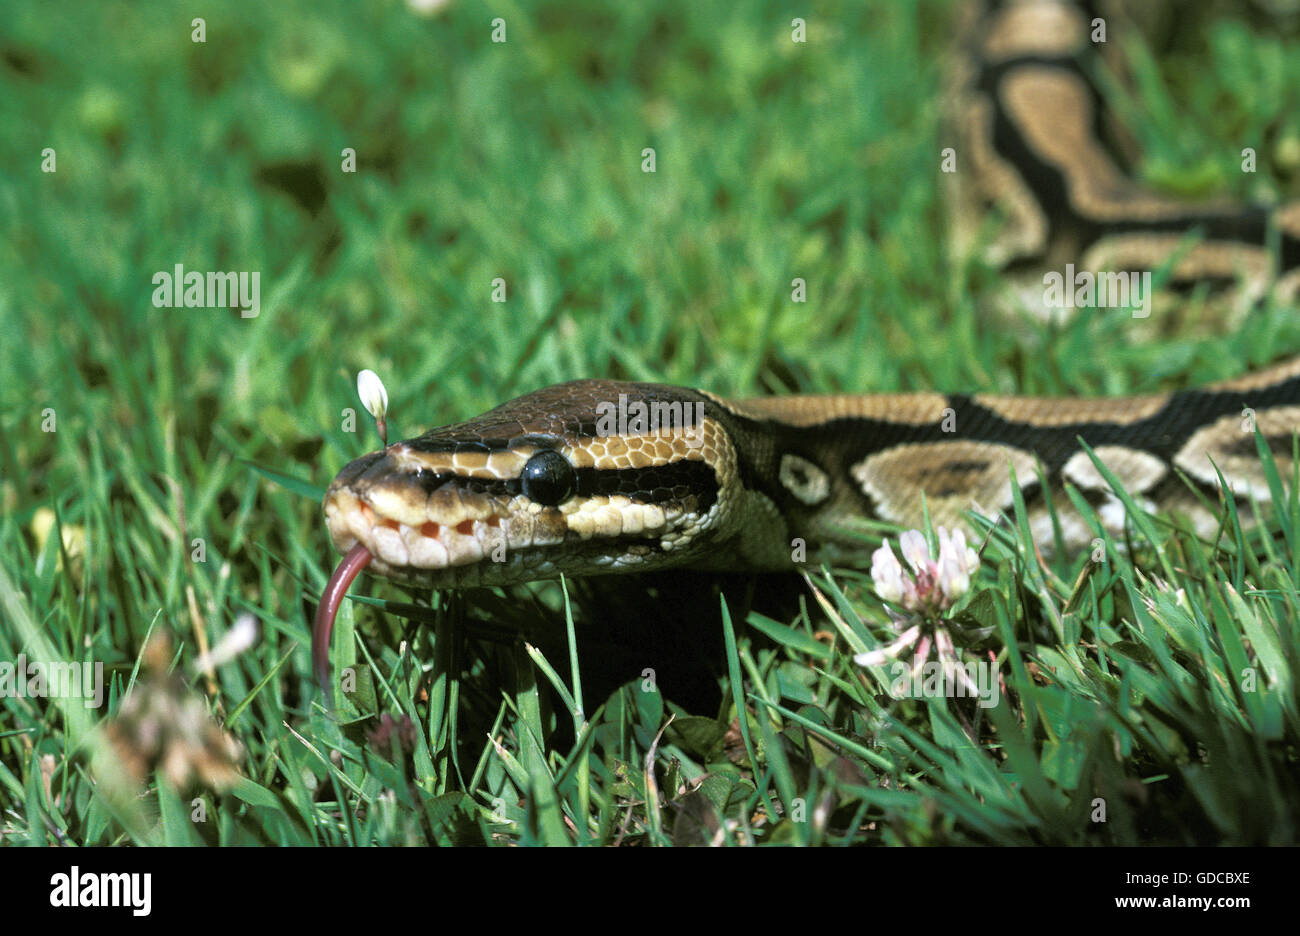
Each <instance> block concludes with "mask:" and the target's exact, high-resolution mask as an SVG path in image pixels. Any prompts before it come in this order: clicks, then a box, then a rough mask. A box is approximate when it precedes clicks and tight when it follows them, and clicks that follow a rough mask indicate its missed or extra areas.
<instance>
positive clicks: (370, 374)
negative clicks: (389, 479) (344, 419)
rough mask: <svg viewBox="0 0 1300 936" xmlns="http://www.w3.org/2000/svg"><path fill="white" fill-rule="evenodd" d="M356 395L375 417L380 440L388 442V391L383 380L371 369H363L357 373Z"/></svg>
mask: <svg viewBox="0 0 1300 936" xmlns="http://www.w3.org/2000/svg"><path fill="white" fill-rule="evenodd" d="M357 396H359V397H361V402H362V403H364V404H365V406H366V410H367V411H368V412H369V413H370V415H371V416H373V417H375V428H376V429H378V430H379V438H380V440H381V441H382V442H383V443H384V444H385V445H387V444H388V420H387V418H386V417H387V415H388V391H387V390H385V389H384V382H383V381H382V380H380V379H379V375H378V374H376V373H375V372H374V371H372V370H363V371H362V372H361V373H359V374H357Z"/></svg>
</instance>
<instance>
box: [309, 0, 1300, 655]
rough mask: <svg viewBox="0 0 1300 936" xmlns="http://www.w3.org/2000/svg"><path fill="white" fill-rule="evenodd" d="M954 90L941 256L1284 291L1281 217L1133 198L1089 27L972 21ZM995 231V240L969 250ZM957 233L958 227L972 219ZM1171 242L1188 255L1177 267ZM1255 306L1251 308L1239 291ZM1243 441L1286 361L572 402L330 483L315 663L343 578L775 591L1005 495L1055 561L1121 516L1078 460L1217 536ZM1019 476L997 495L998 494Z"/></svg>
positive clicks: (1006, 18)
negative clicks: (946, 251)
mask: <svg viewBox="0 0 1300 936" xmlns="http://www.w3.org/2000/svg"><path fill="white" fill-rule="evenodd" d="M974 8H975V9H977V10H978V12H977V14H975V15H974V16H973V17H971V18H970V19H968V20H967V21H965V23H964V25H963V28H962V30H961V35H962V44H961V50H960V53H959V54H958V55H957V56H956V58H955V61H956V64H955V66H954V68H953V71H952V74H953V78H952V86H951V89H950V90H951V92H952V95H951V96H952V100H953V101H955V102H957V107H956V110H955V113H954V115H953V117H952V119H951V121H950V123H951V126H952V127H953V128H954V132H955V133H956V134H957V139H958V140H959V141H960V146H959V147H957V151H958V152H960V153H962V154H964V155H965V156H966V157H967V158H968V165H970V166H971V168H972V170H973V171H970V172H967V173H965V174H958V176H957V178H958V181H960V182H961V185H959V186H958V191H957V192H956V193H955V194H954V197H953V198H952V201H951V203H952V205H953V210H954V216H955V220H954V224H953V230H954V232H955V234H956V238H955V247H956V248H957V249H958V250H962V251H968V252H969V251H974V252H978V253H981V254H982V255H983V257H984V259H985V260H987V261H988V262H992V263H994V264H996V265H998V266H999V267H1000V268H1004V269H1006V270H1008V271H1012V270H1022V271H1023V270H1025V269H1033V270H1035V271H1037V270H1041V269H1044V268H1046V269H1051V268H1053V265H1054V264H1057V263H1058V262H1059V261H1062V260H1063V259H1065V258H1078V259H1079V262H1080V266H1081V267H1083V268H1088V269H1105V268H1110V269H1125V270H1130V269H1141V270H1150V269H1151V268H1152V267H1154V266H1157V265H1159V264H1160V263H1163V262H1165V261H1166V260H1169V259H1170V258H1171V257H1175V256H1176V262H1175V263H1174V266H1173V269H1172V271H1171V274H1170V278H1171V280H1172V281H1174V282H1178V281H1194V280H1198V279H1203V280H1223V279H1237V280H1245V281H1246V282H1247V283H1248V284H1249V283H1251V282H1259V281H1267V282H1268V283H1270V284H1272V285H1274V286H1276V287H1277V288H1279V289H1294V285H1295V283H1297V282H1300V210H1297V209H1298V208H1300V206H1284V207H1281V208H1275V209H1266V208H1262V207H1252V206H1243V205H1235V204H1230V203H1225V202H1214V203H1202V204H1188V203H1186V202H1184V201H1179V200H1173V199H1168V198H1166V197H1164V196H1161V195H1159V194H1156V193H1154V192H1151V191H1147V190H1145V189H1143V188H1142V187H1141V186H1140V185H1139V184H1138V183H1136V182H1135V181H1133V180H1132V179H1131V178H1130V177H1129V176H1127V175H1126V174H1125V173H1124V172H1123V171H1121V169H1120V168H1119V166H1118V163H1117V162H1116V161H1115V159H1114V158H1112V156H1111V155H1109V154H1108V152H1107V150H1106V148H1105V147H1104V146H1103V145H1102V143H1101V141H1100V139H1099V137H1098V135H1097V126H1098V114H1099V107H1100V99H1099V97H1098V96H1097V94H1096V91H1095V90H1094V89H1093V87H1092V86H1091V84H1090V83H1089V82H1088V80H1087V79H1086V70H1085V69H1084V68H1083V65H1082V62H1083V60H1084V58H1085V57H1086V56H1087V55H1088V54H1091V53H1090V43H1089V26H1090V23H1093V22H1095V20H1093V19H1091V18H1090V11H1089V10H1087V9H1085V8H1082V7H1077V6H1075V5H1073V4H1068V3H1064V2H1019V3H1017V2H1007V3H997V4H991V5H988V6H983V5H976V6H975V7H974ZM990 211H993V212H996V213H997V214H998V216H999V217H1001V218H1003V219H1004V221H1005V223H1004V224H1003V225H1002V228H1001V231H1000V233H999V235H998V237H996V238H993V239H991V240H989V239H986V240H984V241H980V240H979V239H978V238H977V237H976V236H975V235H974V233H973V232H974V231H975V228H976V226H977V225H978V223H979V222H980V219H982V218H984V217H987V216H988V214H989V212H990ZM972 218H974V219H975V220H974V221H971V219H972ZM1189 233H1195V234H1196V235H1197V236H1198V239H1196V240H1195V243H1194V245H1193V246H1192V247H1191V248H1190V249H1185V250H1182V251H1181V252H1178V251H1177V250H1176V249H1177V248H1179V245H1180V244H1182V245H1183V246H1184V247H1185V246H1186V244H1185V238H1186V237H1187V235H1188V234H1189ZM1253 295H1254V296H1255V297H1256V298H1258V295H1259V290H1258V289H1254V290H1253ZM1256 427H1258V429H1259V431H1260V433H1261V434H1262V435H1263V436H1264V437H1265V438H1266V440H1267V442H1268V444H1269V445H1270V446H1272V447H1273V448H1274V450H1275V451H1276V452H1277V453H1278V454H1279V456H1281V457H1283V458H1289V455H1290V447H1291V440H1292V434H1293V432H1294V431H1295V430H1296V429H1297V428H1298V427H1300V358H1298V359H1295V360H1290V361H1286V362H1284V363H1281V364H1277V365H1274V366H1273V367H1271V368H1269V369H1267V370H1264V371H1262V372H1259V373H1255V374H1252V375H1249V376H1244V377H1240V378H1237V379H1235V380H1230V381H1226V382H1223V383H1219V384H1215V385H1211V386H1208V387H1204V388H1197V389H1188V390H1182V391H1179V392H1174V393H1167V394H1159V395H1151V396H1140V397H1125V398H1108V399H1072V398H1059V399H1049V398H1029V397H1010V396H996V395H982V394H974V395H966V394H943V393H918V394H903V395H899V394H877V395H862V396H791V397H780V398H766V399H748V400H726V399H722V398H721V397H718V396H715V395H713V394H711V393H708V392H705V391H703V390H694V389H687V388H682V387H675V386H668V385H661V384H650V383H626V382H618V381H610V380H580V381H574V382H570V383H565V384H560V385H557V386H552V387H547V388H545V389H542V390H538V391H536V392H533V393H530V394H527V395H525V396H522V397H519V398H518V399H514V400H511V401H509V402H506V403H504V404H502V405H501V406H498V407H497V408H496V409H493V410H491V411H490V412H488V413H485V414H483V415H482V416H479V417H477V418H475V419H471V420H469V421H467V422H463V423H459V424H456V425H451V426H446V427H443V428H438V429H434V430H431V431H429V432H426V433H425V434H424V435H421V436H419V437H417V438H414V439H410V440H407V441H403V442H397V443H394V444H392V445H388V446H386V447H385V448H384V449H383V450H382V451H379V452H374V453H371V454H368V455H365V456H364V457H362V458H359V459H357V460H356V461H353V462H352V463H351V464H349V465H347V466H346V467H345V468H344V469H343V470H342V471H341V472H340V473H339V474H338V476H337V477H336V478H335V479H334V481H333V483H332V484H331V485H330V487H329V490H328V493H327V495H326V498H325V504H324V507H325V517H326V522H327V524H328V527H329V533H330V538H331V540H332V541H333V543H334V545H335V547H336V548H338V549H339V550H340V551H343V552H345V553H346V558H345V559H344V561H343V562H342V564H341V565H340V566H339V568H338V570H337V571H336V572H335V574H334V576H333V577H332V579H331V581H330V583H329V585H328V586H327V590H326V595H325V597H324V598H323V599H322V602H321V605H320V611H318V617H317V626H316V633H315V640H314V644H313V648H314V655H315V658H316V665H317V670H318V673H319V674H320V675H321V678H322V679H324V678H325V676H326V674H327V667H326V664H325V656H326V652H327V650H328V641H329V630H330V625H331V623H332V619H333V614H334V611H335V610H336V609H337V605H338V602H339V600H340V599H341V597H342V594H343V593H344V592H345V591H346V589H347V587H348V584H349V583H350V581H351V580H352V578H354V577H355V575H356V574H357V572H358V571H359V570H360V569H361V568H362V567H363V566H366V565H368V566H369V569H370V571H371V572H373V573H375V574H378V575H381V576H385V577H388V578H391V579H394V580H398V581H402V582H406V583H411V584H417V585H423V586H429V587H434V588H459V587H467V586H479V585H510V584H513V583H518V582H525V581H532V580H536V579H545V578H554V577H557V576H558V575H560V574H561V573H564V574H566V575H571V576H583V575H596V574H604V573H616V572H627V571H649V570H658V569H665V568H681V567H693V568H699V569H707V570H719V571H724V570H727V571H778V570H789V569H791V568H793V567H794V565H795V564H796V563H798V562H813V563H816V562H820V561H823V560H830V561H837V562H849V563H860V562H861V561H862V560H863V559H864V557H865V556H866V555H868V553H867V552H866V550H867V548H868V547H867V544H868V542H869V541H868V540H867V539H865V538H864V537H862V536H861V521H862V520H863V519H864V518H874V519H878V520H884V521H888V522H892V523H896V524H899V525H900V526H904V527H915V526H919V525H920V524H921V523H922V518H923V503H924V505H925V508H924V509H928V511H929V515H930V517H931V519H932V520H933V522H934V523H935V524H936V525H937V524H946V525H950V526H952V525H957V524H960V523H962V522H963V517H964V515H965V512H966V511H970V510H974V511H977V512H980V513H983V514H985V515H987V516H992V517H996V516H997V515H999V514H1002V513H1004V512H1007V511H1008V510H1009V509H1010V508H1011V506H1012V503H1013V493H1014V492H1013V489H1012V478H1013V477H1014V478H1015V479H1016V482H1017V483H1018V484H1019V485H1020V489H1021V491H1020V492H1021V494H1022V495H1023V497H1024V500H1025V503H1026V506H1027V510H1028V514H1029V520H1030V525H1031V532H1032V534H1033V535H1034V538H1035V540H1036V541H1037V542H1041V543H1045V544H1050V543H1051V542H1053V541H1054V538H1055V534H1056V531H1055V530H1054V529H1053V525H1052V519H1051V514H1050V512H1049V509H1048V504H1049V502H1050V503H1051V505H1052V506H1054V507H1055V508H1056V510H1057V512H1058V514H1059V522H1060V524H1061V527H1060V530H1059V534H1060V537H1061V539H1062V540H1063V541H1064V543H1065V544H1066V546H1067V548H1071V549H1078V548H1081V547H1083V546H1086V545H1087V544H1088V543H1089V541H1091V540H1092V539H1093V538H1094V537H1095V535H1096V532H1097V531H1095V530H1094V529H1092V528H1091V527H1090V526H1089V525H1088V524H1087V523H1085V522H1084V520H1083V518H1082V517H1081V516H1080V515H1079V514H1078V513H1077V512H1075V511H1074V510H1072V508H1071V505H1070V500H1069V498H1068V497H1067V496H1066V495H1065V493H1064V486H1065V485H1066V484H1069V485H1072V486H1073V487H1074V488H1075V489H1077V491H1078V492H1079V493H1080V494H1082V495H1083V496H1084V497H1085V498H1086V499H1087V500H1088V501H1090V502H1091V504H1092V505H1093V506H1094V507H1095V508H1096V511H1097V516H1098V517H1099V519H1100V520H1101V522H1102V523H1103V524H1104V526H1105V527H1106V528H1107V530H1108V531H1109V532H1111V533H1117V532H1120V531H1122V530H1123V527H1124V523H1125V517H1124V508H1123V506H1122V504H1121V503H1120V501H1119V500H1118V499H1117V498H1116V496H1115V495H1114V493H1113V492H1112V491H1111V488H1110V486H1109V484H1108V483H1107V481H1106V479H1105V478H1104V477H1103V475H1102V474H1101V473H1100V472H1099V471H1098V469H1097V467H1096V465H1095V464H1094V462H1093V460H1092V458H1091V457H1090V456H1089V455H1088V453H1087V452H1085V451H1084V449H1083V447H1082V446H1081V445H1080V442H1079V440H1080V439H1083V440H1085V441H1086V442H1087V443H1088V445H1089V446H1090V447H1091V448H1092V450H1093V451H1094V452H1095V455H1096V457H1097V458H1098V459H1100V461H1101V462H1102V463H1104V464H1105V465H1106V466H1107V468H1108V469H1109V470H1110V471H1111V472H1113V474H1114V475H1115V476H1116V477H1117V478H1118V479H1119V480H1120V481H1121V482H1122V484H1123V485H1124V487H1125V488H1126V490H1127V491H1128V492H1129V493H1130V494H1131V495H1132V496H1133V497H1134V498H1136V499H1137V500H1138V501H1140V502H1141V503H1142V504H1143V506H1144V507H1147V508H1149V509H1153V510H1162V511H1169V512H1171V513H1174V514H1181V515H1183V516H1185V517H1186V518H1187V519H1188V520H1189V521H1190V522H1191V523H1192V524H1194V526H1195V528H1196V529H1197V530H1198V532H1201V533H1203V534H1204V535H1212V534H1213V532H1214V530H1215V528H1216V526H1217V524H1218V523H1219V520H1220V517H1219V515H1218V512H1217V511H1216V509H1215V508H1214V505H1215V504H1216V503H1217V499H1218V497H1219V495H1218V486H1219V485H1218V476H1217V475H1216V466H1217V469H1218V471H1221V472H1222V474H1223V477H1224V479H1225V480H1226V481H1227V482H1228V484H1229V486H1230V487H1231V489H1232V491H1233V494H1234V495H1235V496H1236V497H1238V498H1246V497H1250V496H1253V497H1255V498H1257V499H1260V500H1264V501H1266V500H1268V498H1269V489H1268V486H1267V484H1266V483H1265V482H1264V479H1263V476H1262V472H1261V467H1260V463H1259V458H1258V455H1257V452H1256V441H1255V434H1254V430H1255V428H1256ZM1012 470H1014V475H1013V473H1012Z"/></svg>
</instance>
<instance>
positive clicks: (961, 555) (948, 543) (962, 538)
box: [938, 527, 980, 602]
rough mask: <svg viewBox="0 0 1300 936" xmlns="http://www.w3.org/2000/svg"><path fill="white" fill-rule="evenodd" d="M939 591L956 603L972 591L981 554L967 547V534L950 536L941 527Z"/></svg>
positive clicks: (955, 531)
mask: <svg viewBox="0 0 1300 936" xmlns="http://www.w3.org/2000/svg"><path fill="white" fill-rule="evenodd" d="M938 534H939V563H938V566H939V568H938V579H939V589H940V591H942V592H943V594H944V596H945V598H946V599H947V600H948V601H949V602H952V601H956V600H957V599H958V598H960V597H961V596H962V595H964V594H966V592H968V591H970V577H971V575H972V574H974V572H975V571H976V570H978V569H979V566H980V559H979V554H978V553H976V552H975V550H974V549H971V548H970V547H969V546H967V545H966V534H965V533H963V532H962V531H961V530H954V531H953V532H952V534H951V535H950V534H949V533H948V531H947V530H946V529H944V528H943V527H939V529H938Z"/></svg>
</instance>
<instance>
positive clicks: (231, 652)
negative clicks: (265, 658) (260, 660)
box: [194, 612, 257, 672]
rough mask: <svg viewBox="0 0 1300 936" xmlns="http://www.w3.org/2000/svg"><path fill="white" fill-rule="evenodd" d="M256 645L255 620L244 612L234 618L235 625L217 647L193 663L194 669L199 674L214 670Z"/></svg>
mask: <svg viewBox="0 0 1300 936" xmlns="http://www.w3.org/2000/svg"><path fill="white" fill-rule="evenodd" d="M255 643H257V618H255V617H253V615H251V614H249V613H248V612H244V613H243V614H241V615H240V616H239V617H237V618H235V623H234V624H233V625H232V626H231V628H230V630H228V631H226V633H225V635H224V636H223V637H222V638H221V639H220V640H218V641H217V645H216V646H215V647H213V648H212V649H211V650H209V651H208V652H207V653H205V654H203V655H202V656H200V657H199V658H198V659H197V660H195V661H194V669H195V670H197V671H199V672H205V671H207V670H212V669H216V668H217V667H218V666H223V665H225V664H226V663H229V662H230V661H231V660H233V659H234V658H235V657H237V656H239V655H240V654H241V653H243V652H244V651H245V650H247V649H248V648H249V647H251V646H253V644H255Z"/></svg>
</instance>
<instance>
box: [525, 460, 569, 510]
mask: <svg viewBox="0 0 1300 936" xmlns="http://www.w3.org/2000/svg"><path fill="white" fill-rule="evenodd" d="M520 480H521V481H522V482H523V487H524V496H526V497H527V498H528V499H529V500H532V501H535V502H537V503H539V504H544V505H545V506H547V507H554V506H556V505H557V504H559V503H560V501H562V500H564V499H565V498H566V497H568V496H569V495H570V494H572V493H573V488H574V485H575V484H576V482H577V478H576V476H575V475H574V473H573V466H572V465H570V464H569V460H568V459H567V458H565V457H564V456H563V455H561V454H560V453H559V452H557V451H555V450H554V449H542V450H541V451H540V452H538V453H537V454H536V455H534V456H533V457H532V458H530V459H528V463H527V464H525V465H524V471H523V474H522V475H521V476H520Z"/></svg>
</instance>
